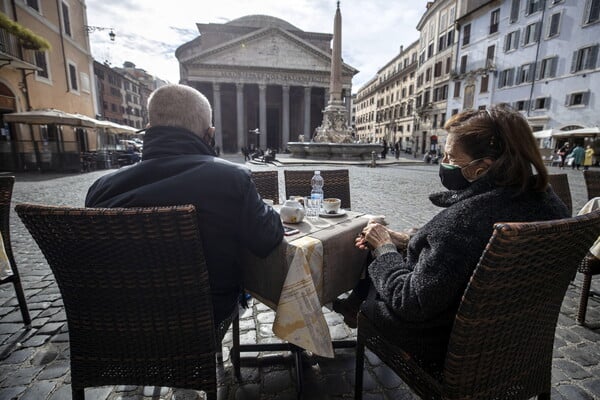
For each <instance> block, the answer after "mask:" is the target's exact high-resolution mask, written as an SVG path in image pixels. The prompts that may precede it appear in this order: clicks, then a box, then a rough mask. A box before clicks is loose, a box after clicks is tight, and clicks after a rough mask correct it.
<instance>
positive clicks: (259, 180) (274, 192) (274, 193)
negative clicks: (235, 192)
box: [252, 171, 279, 204]
mask: <svg viewBox="0 0 600 400" xmlns="http://www.w3.org/2000/svg"><path fill="white" fill-rule="evenodd" d="M252 180H253V181H254V185H255V186H256V191H257V192H258V194H260V197H262V198H263V199H270V200H273V204H279V178H278V177H277V171H252Z"/></svg>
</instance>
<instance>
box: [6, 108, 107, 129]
mask: <svg viewBox="0 0 600 400" xmlns="http://www.w3.org/2000/svg"><path fill="white" fill-rule="evenodd" d="M82 117H84V116H78V115H75V114H70V113H68V112H65V111H61V110H56V109H53V108H49V109H40V110H31V111H21V112H15V113H10V114H4V121H5V122H16V123H20V124H32V125H48V124H57V125H71V126H83V127H89V128H93V127H95V126H96V123H95V122H94V121H95V120H94V119H93V118H89V117H85V118H82Z"/></svg>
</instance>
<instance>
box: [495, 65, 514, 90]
mask: <svg viewBox="0 0 600 400" xmlns="http://www.w3.org/2000/svg"><path fill="white" fill-rule="evenodd" d="M514 75H515V69H514V68H509V69H505V70H502V71H500V76H499V78H498V88H503V87H505V86H512V84H513V80H514Z"/></svg>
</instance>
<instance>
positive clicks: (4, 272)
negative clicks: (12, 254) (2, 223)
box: [0, 232, 12, 280]
mask: <svg viewBox="0 0 600 400" xmlns="http://www.w3.org/2000/svg"><path fill="white" fill-rule="evenodd" d="M11 275H12V269H11V267H10V262H9V261H8V256H7V255H6V250H5V249H4V242H3V241H2V233H1V232H0V280H2V279H5V278H8V277H9V276H11Z"/></svg>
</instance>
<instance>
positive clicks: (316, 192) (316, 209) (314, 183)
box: [307, 171, 324, 218]
mask: <svg viewBox="0 0 600 400" xmlns="http://www.w3.org/2000/svg"><path fill="white" fill-rule="evenodd" d="M323 183H324V182H323V177H322V176H321V171H315V174H314V175H313V177H312V179H311V180H310V186H311V187H312V189H311V191H310V199H311V202H310V204H309V209H308V210H307V214H308V216H309V217H312V218H318V217H319V213H320V212H321V204H322V203H323Z"/></svg>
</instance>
